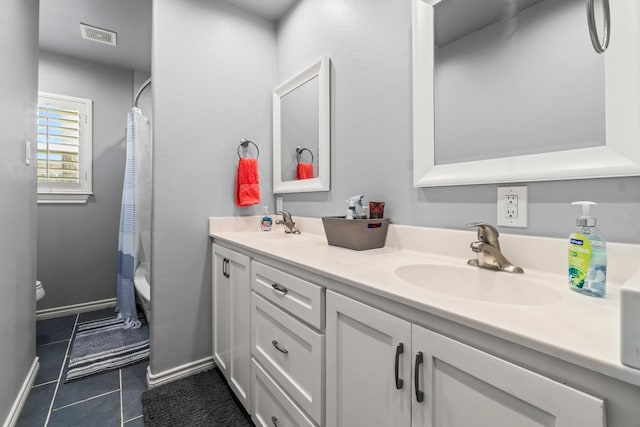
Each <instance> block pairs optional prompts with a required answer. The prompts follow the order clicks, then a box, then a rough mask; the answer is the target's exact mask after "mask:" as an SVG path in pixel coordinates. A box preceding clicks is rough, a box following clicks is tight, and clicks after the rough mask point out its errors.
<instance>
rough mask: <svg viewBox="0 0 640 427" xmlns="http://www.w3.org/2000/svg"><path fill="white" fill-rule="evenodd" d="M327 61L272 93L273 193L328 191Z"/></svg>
mask: <svg viewBox="0 0 640 427" xmlns="http://www.w3.org/2000/svg"><path fill="white" fill-rule="evenodd" d="M329 63H330V60H329V58H327V57H324V58H322V59H321V60H320V61H318V62H317V63H315V64H313V65H312V66H311V67H309V68H307V69H306V70H304V71H302V72H301V73H299V74H297V75H295V76H294V77H292V78H291V79H289V80H287V81H286V82H284V83H282V84H281V85H280V86H278V87H277V88H275V89H274V91H273V191H274V193H298V192H310V191H328V190H329V187H330V183H329V179H330V167H329V165H330V154H329V149H330V101H329V98H330V77H329V75H330V66H329Z"/></svg>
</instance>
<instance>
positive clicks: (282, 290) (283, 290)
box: [271, 283, 289, 295]
mask: <svg viewBox="0 0 640 427" xmlns="http://www.w3.org/2000/svg"><path fill="white" fill-rule="evenodd" d="M271 287H272V288H273V289H275V290H276V291H278V292H280V293H281V294H282V295H286V294H287V292H289V289H287V288H285V287H284V286H282V285H281V284H280V283H274V284H273V285H271Z"/></svg>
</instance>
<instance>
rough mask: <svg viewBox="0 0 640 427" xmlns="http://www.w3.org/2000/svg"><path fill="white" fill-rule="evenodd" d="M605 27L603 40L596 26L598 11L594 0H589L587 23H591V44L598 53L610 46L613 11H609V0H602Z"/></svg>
mask: <svg viewBox="0 0 640 427" xmlns="http://www.w3.org/2000/svg"><path fill="white" fill-rule="evenodd" d="M602 14H603V29H602V41H600V38H599V37H598V29H597V28H596V12H595V6H594V0H587V23H588V24H589V37H591V44H592V45H593V48H594V49H595V51H596V52H597V53H604V51H606V50H607V48H608V47H609V36H610V34H611V30H610V28H611V13H610V12H609V0H602Z"/></svg>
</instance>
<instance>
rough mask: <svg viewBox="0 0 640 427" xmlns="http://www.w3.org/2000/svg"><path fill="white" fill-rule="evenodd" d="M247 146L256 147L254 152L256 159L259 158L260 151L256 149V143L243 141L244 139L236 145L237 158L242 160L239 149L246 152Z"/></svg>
mask: <svg viewBox="0 0 640 427" xmlns="http://www.w3.org/2000/svg"><path fill="white" fill-rule="evenodd" d="M249 144H252V145H253V146H254V147H256V152H257V154H256V159H257V158H258V157H260V149H259V148H258V146H257V145H256V143H255V142H253V141H249V140H248V139H245V138H242V140H241V141H240V145H238V157H240V158H242V156H241V155H240V147H242V148H244V149H245V150H246V149H247V147H248V146H249Z"/></svg>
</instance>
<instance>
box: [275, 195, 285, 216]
mask: <svg viewBox="0 0 640 427" xmlns="http://www.w3.org/2000/svg"><path fill="white" fill-rule="evenodd" d="M282 205H283V202H282V197H279V196H278V197H276V213H278V212H282V210H283V209H284V208H283V206H282Z"/></svg>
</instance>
